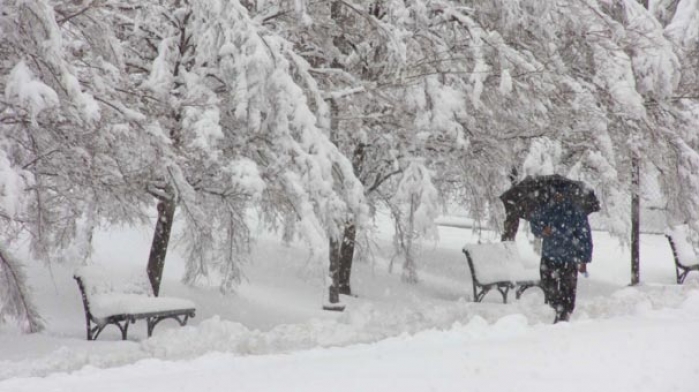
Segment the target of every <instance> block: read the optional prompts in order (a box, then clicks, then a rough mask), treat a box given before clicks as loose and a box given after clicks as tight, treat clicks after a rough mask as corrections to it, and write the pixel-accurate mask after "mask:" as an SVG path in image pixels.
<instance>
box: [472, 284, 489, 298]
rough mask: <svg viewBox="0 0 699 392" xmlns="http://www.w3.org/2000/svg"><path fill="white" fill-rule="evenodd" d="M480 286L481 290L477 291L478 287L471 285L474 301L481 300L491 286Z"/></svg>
mask: <svg viewBox="0 0 699 392" xmlns="http://www.w3.org/2000/svg"><path fill="white" fill-rule="evenodd" d="M480 287H481V292H480V293H479V292H478V288H477V287H476V286H475V285H474V286H473V301H474V302H481V301H482V300H483V297H485V295H486V294H488V292H489V291H490V289H491V286H480Z"/></svg>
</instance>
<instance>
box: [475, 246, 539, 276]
mask: <svg viewBox="0 0 699 392" xmlns="http://www.w3.org/2000/svg"><path fill="white" fill-rule="evenodd" d="M463 251H464V253H465V254H466V257H467V258H468V262H469V266H470V267H471V271H472V273H473V275H474V276H473V278H474V280H476V281H478V282H479V283H481V284H488V283H493V282H503V281H504V282H507V281H510V282H516V281H522V280H530V279H532V278H536V271H538V270H536V271H534V273H532V271H533V268H531V267H529V266H528V264H527V263H526V262H525V261H524V260H523V259H522V257H521V256H520V254H519V250H518V249H517V244H516V243H515V242H514V241H503V242H493V243H485V244H467V245H465V246H464V248H463Z"/></svg>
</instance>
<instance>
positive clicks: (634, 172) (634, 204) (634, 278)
mask: <svg viewBox="0 0 699 392" xmlns="http://www.w3.org/2000/svg"><path fill="white" fill-rule="evenodd" d="M640 189H641V182H640V178H639V161H638V157H636V156H634V157H633V158H631V285H632V286H634V285H637V284H638V283H639V282H640V277H641V273H640V256H641V252H640V249H639V245H640V226H641V219H640V215H641V214H640V211H641V203H640V199H639V193H640Z"/></svg>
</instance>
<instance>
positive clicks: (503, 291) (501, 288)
mask: <svg viewBox="0 0 699 392" xmlns="http://www.w3.org/2000/svg"><path fill="white" fill-rule="evenodd" d="M498 291H499V292H500V294H501V295H502V303H504V304H506V303H507V293H508V292H509V291H510V286H498Z"/></svg>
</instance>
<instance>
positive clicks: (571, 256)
mask: <svg viewBox="0 0 699 392" xmlns="http://www.w3.org/2000/svg"><path fill="white" fill-rule="evenodd" d="M529 224H530V226H531V229H532V232H533V233H534V235H535V236H537V237H543V244H542V249H541V257H542V258H547V259H550V260H551V261H552V262H554V263H589V262H590V261H591V259H592V235H591V230H590V223H589V222H588V220H587V215H586V214H585V213H584V212H583V211H582V210H581V209H580V208H578V207H576V206H575V205H573V204H572V203H571V202H570V201H568V200H563V201H560V202H558V203H553V204H548V205H546V206H543V207H542V208H541V209H539V211H537V212H535V213H534V214H532V216H531V219H530V221H529ZM546 226H548V227H550V228H551V234H550V235H548V236H544V235H543V230H544V227H546Z"/></svg>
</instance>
